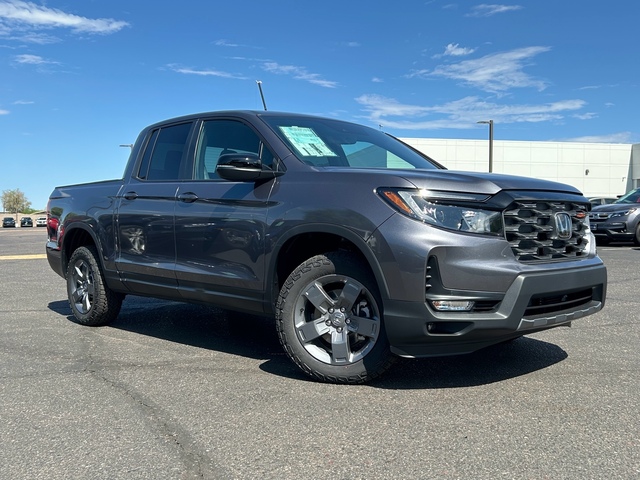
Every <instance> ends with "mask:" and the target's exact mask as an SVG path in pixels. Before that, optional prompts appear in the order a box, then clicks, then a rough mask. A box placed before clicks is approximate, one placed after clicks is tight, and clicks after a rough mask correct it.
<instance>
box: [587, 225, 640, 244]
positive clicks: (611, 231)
mask: <svg viewBox="0 0 640 480" xmlns="http://www.w3.org/2000/svg"><path fill="white" fill-rule="evenodd" d="M591 231H592V232H593V234H594V235H595V237H596V238H601V239H602V238H607V239H609V240H619V241H627V240H633V237H634V235H635V231H634V230H633V229H629V228H627V223H626V222H593V223H591Z"/></svg>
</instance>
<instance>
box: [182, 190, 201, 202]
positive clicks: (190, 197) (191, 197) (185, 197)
mask: <svg viewBox="0 0 640 480" xmlns="http://www.w3.org/2000/svg"><path fill="white" fill-rule="evenodd" d="M178 200H180V201H181V202H185V203H193V202H195V201H196V200H198V195H196V194H195V193H191V192H188V193H181V194H180V195H178Z"/></svg>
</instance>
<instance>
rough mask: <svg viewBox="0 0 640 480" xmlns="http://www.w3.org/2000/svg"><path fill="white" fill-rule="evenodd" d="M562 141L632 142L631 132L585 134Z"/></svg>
mask: <svg viewBox="0 0 640 480" xmlns="http://www.w3.org/2000/svg"><path fill="white" fill-rule="evenodd" d="M562 141H563V142H580V143H633V141H632V135H631V132H619V133H610V134H604V135H587V136H584V137H574V138H564V139H562Z"/></svg>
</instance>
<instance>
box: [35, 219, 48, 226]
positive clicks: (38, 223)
mask: <svg viewBox="0 0 640 480" xmlns="http://www.w3.org/2000/svg"><path fill="white" fill-rule="evenodd" d="M46 226H47V217H38V219H37V220H36V227H46Z"/></svg>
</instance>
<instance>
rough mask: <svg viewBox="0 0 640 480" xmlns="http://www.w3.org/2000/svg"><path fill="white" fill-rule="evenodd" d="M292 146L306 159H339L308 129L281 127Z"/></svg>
mask: <svg viewBox="0 0 640 480" xmlns="http://www.w3.org/2000/svg"><path fill="white" fill-rule="evenodd" d="M280 130H282V133H284V135H285V137H287V140H289V141H290V142H291V145H293V147H294V148H295V149H296V150H297V151H298V153H300V154H301V155H303V156H305V157H337V155H336V154H335V153H333V151H332V150H331V149H330V148H329V147H328V146H327V144H326V143H324V142H323V141H322V139H321V138H320V137H319V136H318V135H317V134H316V132H314V131H313V129H312V128H308V127H280Z"/></svg>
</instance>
